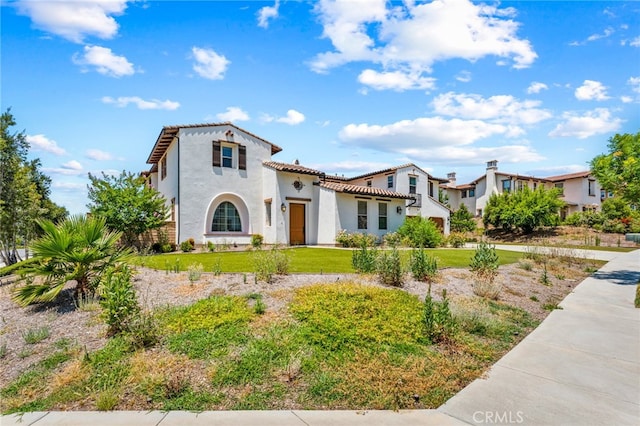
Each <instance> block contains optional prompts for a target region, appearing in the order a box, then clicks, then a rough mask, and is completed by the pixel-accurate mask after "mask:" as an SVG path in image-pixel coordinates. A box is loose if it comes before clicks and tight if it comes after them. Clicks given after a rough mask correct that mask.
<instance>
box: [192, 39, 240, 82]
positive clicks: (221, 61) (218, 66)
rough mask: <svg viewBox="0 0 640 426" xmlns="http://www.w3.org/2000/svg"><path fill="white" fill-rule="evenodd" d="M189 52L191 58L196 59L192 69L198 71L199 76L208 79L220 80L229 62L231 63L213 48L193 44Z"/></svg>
mask: <svg viewBox="0 0 640 426" xmlns="http://www.w3.org/2000/svg"><path fill="white" fill-rule="evenodd" d="M191 53H192V54H193V59H195V61H196V63H195V64H193V70H194V71H195V72H196V73H198V75H199V76H200V77H203V78H207V79H209V80H222V79H223V78H224V73H225V72H226V71H227V68H228V67H229V64H231V61H229V60H228V59H227V58H225V57H224V56H223V55H219V54H217V53H216V52H215V51H214V50H213V49H206V48H201V47H195V46H194V47H193V48H192V49H191Z"/></svg>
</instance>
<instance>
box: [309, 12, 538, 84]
mask: <svg viewBox="0 0 640 426" xmlns="http://www.w3.org/2000/svg"><path fill="white" fill-rule="evenodd" d="M388 7H389V8H388ZM315 11H316V13H317V14H318V15H319V18H320V22H321V24H322V25H323V29H324V30H323V37H325V38H328V39H330V40H331V42H332V44H333V46H334V50H333V51H330V52H324V53H320V54H318V55H317V56H316V57H315V58H314V60H313V61H312V63H311V64H310V65H311V68H312V69H313V70H314V71H316V72H326V71H328V70H329V69H331V68H333V67H336V66H339V65H342V64H345V63H348V62H353V61H370V62H373V63H378V64H380V65H382V66H383V68H384V72H385V73H389V72H393V71H397V70H403V71H405V73H406V72H409V73H410V74H414V75H420V74H421V73H423V72H430V70H431V66H432V64H433V63H435V62H437V61H443V60H447V59H451V58H461V59H466V60H469V61H476V60H478V59H480V58H482V57H485V56H490V55H491V56H497V57H499V58H511V59H512V61H513V64H514V65H513V66H514V67H515V68H525V67H528V66H530V65H531V64H532V63H533V61H534V60H535V59H536V57H537V54H536V53H535V52H534V50H533V48H532V47H531V44H530V43H529V41H528V40H524V39H520V38H518V37H517V35H516V32H517V30H518V27H519V24H518V23H517V22H515V21H513V20H512V19H511V17H512V16H513V14H514V11H513V9H499V8H497V7H494V6H488V5H484V4H477V5H476V4H474V3H473V2H471V1H469V0H440V1H433V2H430V3H424V4H423V3H419V4H416V3H415V2H413V1H407V2H405V3H404V4H403V5H398V4H397V3H391V2H387V1H385V0H357V1H356V0H321V1H320V2H319V3H317V4H316V7H315ZM406 70H408V71H406Z"/></svg>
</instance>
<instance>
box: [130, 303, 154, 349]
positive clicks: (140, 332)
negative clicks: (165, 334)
mask: <svg viewBox="0 0 640 426" xmlns="http://www.w3.org/2000/svg"><path fill="white" fill-rule="evenodd" d="M127 339H128V341H129V344H130V345H131V346H132V347H133V348H137V349H141V348H149V347H152V346H154V345H155V344H156V343H158V341H159V340H160V327H159V325H158V321H157V319H156V317H155V315H154V313H153V312H147V311H141V312H139V313H138V314H137V315H134V316H133V317H132V318H131V320H130V321H129V324H128V330H127Z"/></svg>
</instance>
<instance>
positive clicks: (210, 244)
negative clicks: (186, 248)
mask: <svg viewBox="0 0 640 426" xmlns="http://www.w3.org/2000/svg"><path fill="white" fill-rule="evenodd" d="M216 249H217V247H216V245H215V244H214V243H213V242H212V241H207V250H209V251H210V252H212V253H213V252H214V251H216Z"/></svg>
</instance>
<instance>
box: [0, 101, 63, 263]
mask: <svg viewBox="0 0 640 426" xmlns="http://www.w3.org/2000/svg"><path fill="white" fill-rule="evenodd" d="M15 124H16V122H15V120H14V118H13V115H12V114H11V111H10V110H7V111H6V112H5V113H3V114H2V116H0V164H1V167H0V260H2V261H3V262H4V263H5V264H7V265H11V264H14V263H16V262H19V261H20V260H22V259H21V258H20V256H19V254H18V245H19V244H21V243H24V244H28V242H29V240H30V239H31V238H33V237H34V236H35V235H36V233H37V232H38V230H39V228H38V227H37V225H36V219H38V218H40V219H59V218H60V217H63V216H66V214H67V212H66V209H64V208H63V207H59V206H57V205H56V204H55V203H53V202H52V201H51V200H50V199H49V194H50V192H49V187H50V185H51V179H50V178H49V177H48V176H45V175H44V174H42V173H41V172H40V170H39V168H40V160H38V159H35V160H31V161H28V160H27V154H28V151H29V144H28V142H27V140H26V136H25V133H24V132H11V130H10V128H11V127H13V126H15Z"/></svg>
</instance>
